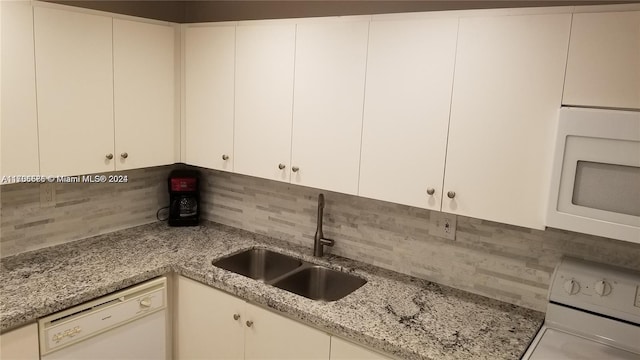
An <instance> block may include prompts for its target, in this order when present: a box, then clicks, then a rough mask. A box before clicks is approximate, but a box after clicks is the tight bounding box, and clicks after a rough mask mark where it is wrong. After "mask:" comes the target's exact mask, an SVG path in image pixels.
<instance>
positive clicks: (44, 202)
mask: <svg viewBox="0 0 640 360" xmlns="http://www.w3.org/2000/svg"><path fill="white" fill-rule="evenodd" d="M55 203H56V184H55V183H51V182H47V183H44V184H40V207H48V206H53V205H55Z"/></svg>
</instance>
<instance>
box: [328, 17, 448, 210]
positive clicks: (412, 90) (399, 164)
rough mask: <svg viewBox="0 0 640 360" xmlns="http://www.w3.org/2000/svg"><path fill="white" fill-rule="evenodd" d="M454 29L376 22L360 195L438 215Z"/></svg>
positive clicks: (436, 22)
mask: <svg viewBox="0 0 640 360" xmlns="http://www.w3.org/2000/svg"><path fill="white" fill-rule="evenodd" d="M457 27H458V20H457V18H445V19H426V20H412V21H407V20H404V21H398V20H394V21H376V20H374V21H372V22H371V29H370V32H369V54H368V59H367V84H366V91H365V104H364V123H363V130H362V158H361V160H360V161H361V164H360V188H359V195H361V196H366V197H370V198H374V199H379V200H385V201H391V202H395V203H400V204H406V205H411V206H416V207H421V208H427V209H433V210H440V203H441V199H442V198H441V196H442V178H443V175H444V160H445V152H446V146H447V127H448V125H449V106H450V104H451V87H452V84H453V67H454V62H455V52H456V35H457ZM331 144H332V143H331V142H330V143H329V146H331ZM431 192H433V193H432V194H429V193H431Z"/></svg>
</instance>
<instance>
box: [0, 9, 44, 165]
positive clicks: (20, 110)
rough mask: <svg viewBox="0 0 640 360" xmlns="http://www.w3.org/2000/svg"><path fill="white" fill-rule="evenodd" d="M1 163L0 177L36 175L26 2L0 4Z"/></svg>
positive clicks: (35, 120)
mask: <svg viewBox="0 0 640 360" xmlns="http://www.w3.org/2000/svg"><path fill="white" fill-rule="evenodd" d="M0 7H1V11H2V17H1V23H2V30H1V31H2V39H1V41H2V42H1V45H2V49H1V50H0V52H1V55H2V59H1V61H2V70H1V71H2V90H1V91H2V99H1V106H0V108H1V111H2V114H1V115H0V116H1V118H2V123H1V124H0V125H1V127H2V129H1V131H0V133H1V134H2V139H1V143H2V145H1V146H2V149H0V153H1V154H2V159H1V161H0V163H2V165H1V166H0V176H11V175H14V176H15V175H38V174H39V163H38V117H37V112H36V79H35V69H34V68H35V65H34V61H35V60H34V54H33V13H32V10H31V3H30V2H28V1H2V2H0Z"/></svg>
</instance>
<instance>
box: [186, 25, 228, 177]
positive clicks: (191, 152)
mask: <svg viewBox="0 0 640 360" xmlns="http://www.w3.org/2000/svg"><path fill="white" fill-rule="evenodd" d="M185 42H186V43H185V98H186V105H185V107H186V108H185V116H186V137H185V138H186V143H187V144H186V162H187V163H189V164H191V165H198V166H203V167H207V168H210V169H217V170H226V171H233V116H234V114H233V110H234V105H233V101H234V99H233V97H234V61H235V56H234V52H235V24H231V25H230V24H219V25H210V26H189V27H187V28H186V35H185Z"/></svg>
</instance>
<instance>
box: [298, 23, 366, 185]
mask: <svg viewBox="0 0 640 360" xmlns="http://www.w3.org/2000/svg"><path fill="white" fill-rule="evenodd" d="M368 30H369V22H368V21H360V20H352V19H349V20H339V19H338V20H334V21H325V22H317V23H314V22H305V23H301V24H298V27H297V33H296V60H295V83H294V101H293V138H292V154H291V158H292V161H291V166H292V171H293V170H296V168H298V169H299V170H298V171H296V172H294V173H293V174H292V178H291V183H293V184H299V185H305V186H311V187H315V188H320V189H327V190H332V191H337V192H342V193H347V194H354V195H355V194H357V193H358V173H359V170H358V169H359V166H360V140H361V135H362V111H363V101H364V78H365V67H366V55H367V37H368Z"/></svg>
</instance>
